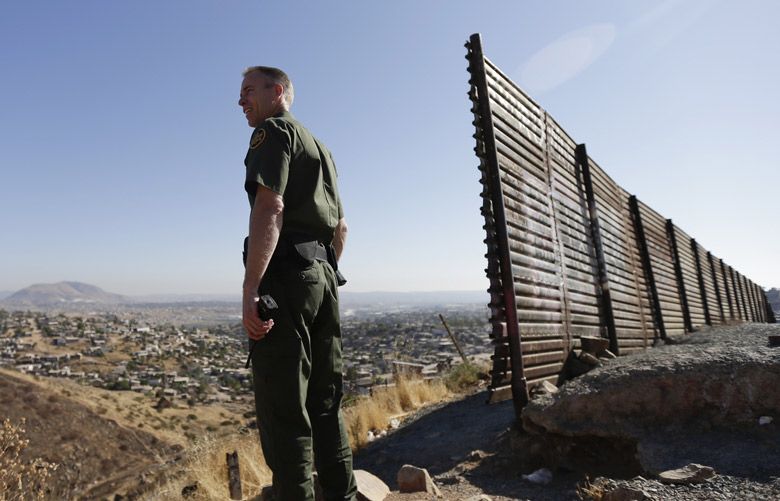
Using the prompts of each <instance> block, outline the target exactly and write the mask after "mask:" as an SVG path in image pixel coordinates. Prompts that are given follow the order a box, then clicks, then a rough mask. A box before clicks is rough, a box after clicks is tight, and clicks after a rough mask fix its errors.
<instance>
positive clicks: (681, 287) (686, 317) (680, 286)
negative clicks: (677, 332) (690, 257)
mask: <svg viewBox="0 0 780 501" xmlns="http://www.w3.org/2000/svg"><path fill="white" fill-rule="evenodd" d="M666 238H668V239H669V245H670V246H671V248H672V261H673V264H674V274H675V276H676V278H677V292H678V293H679V295H680V307H681V308H682V315H683V323H684V324H685V330H686V331H688V332H693V324H692V323H691V311H690V310H689V309H688V296H687V295H686V294H685V280H684V279H683V272H682V266H680V252H679V251H678V250H677V237H676V235H675V234H674V223H673V222H672V220H671V219H667V220H666Z"/></svg>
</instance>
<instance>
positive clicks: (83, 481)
mask: <svg viewBox="0 0 780 501" xmlns="http://www.w3.org/2000/svg"><path fill="white" fill-rule="evenodd" d="M75 391H77V390H75ZM71 394H72V393H71V390H67V389H60V391H56V387H49V386H48V385H46V384H45V383H39V382H36V381H35V380H33V379H32V378H29V377H27V376H23V375H20V374H17V373H14V372H12V371H7V370H0V408H2V410H3V411H2V415H3V418H7V419H10V420H11V422H12V423H15V424H17V425H18V424H20V423H21V422H22V419H24V420H26V423H25V424H24V428H25V429H26V430H27V433H26V438H27V439H29V441H30V442H29V445H28V446H27V448H26V449H25V451H24V455H23V459H25V460H30V459H33V458H42V459H43V460H45V461H47V462H50V463H54V464H56V465H57V469H56V471H54V473H53V474H52V478H51V481H50V482H49V484H48V487H49V489H50V492H49V496H48V497H49V498H51V499H102V498H104V497H105V496H107V495H109V494H113V493H114V492H116V491H117V490H119V489H120V488H121V487H122V486H123V485H133V486H135V485H137V484H138V482H139V478H140V477H141V475H142V474H143V473H144V472H146V471H148V470H150V469H151V468H153V467H154V466H155V465H157V464H159V463H160V462H163V461H164V460H165V459H166V458H167V457H170V456H172V455H173V454H175V452H176V451H177V450H178V449H180V447H179V446H170V445H168V444H167V443H165V442H162V441H161V440H159V439H158V438H157V437H155V436H154V435H152V434H150V433H147V432H145V431H141V430H138V429H131V428H128V427H125V426H123V425H121V424H119V423H117V421H115V420H113V419H106V418H104V417H102V416H101V415H100V414H98V413H97V412H95V411H93V410H91V409H90V408H89V407H87V406H85V405H83V404H80V403H78V402H76V401H75V400H74V399H72V398H70V395H71Z"/></svg>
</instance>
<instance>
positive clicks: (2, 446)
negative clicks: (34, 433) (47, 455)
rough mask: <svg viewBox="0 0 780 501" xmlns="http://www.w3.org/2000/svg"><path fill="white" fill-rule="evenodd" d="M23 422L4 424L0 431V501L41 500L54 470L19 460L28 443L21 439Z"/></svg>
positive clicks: (37, 461)
mask: <svg viewBox="0 0 780 501" xmlns="http://www.w3.org/2000/svg"><path fill="white" fill-rule="evenodd" d="M22 426H24V420H22V423H21V424H20V425H14V424H13V423H11V421H10V420H8V419H5V420H3V424H2V427H0V501H11V500H14V501H16V500H22V499H44V497H45V495H46V484H47V481H48V479H49V476H50V474H51V472H52V471H54V470H55V469H56V466H55V465H53V464H51V463H47V462H46V461H43V460H42V459H41V458H35V459H33V460H31V461H25V460H24V459H22V457H21V456H22V453H23V452H24V449H25V448H26V447H27V445H28V444H29V443H30V441H29V440H27V439H26V438H24V435H25V431H24V428H22Z"/></svg>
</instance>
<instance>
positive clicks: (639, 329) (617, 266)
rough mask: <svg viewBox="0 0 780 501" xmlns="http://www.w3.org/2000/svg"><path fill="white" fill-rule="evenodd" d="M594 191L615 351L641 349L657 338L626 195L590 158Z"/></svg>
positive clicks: (624, 352) (627, 195)
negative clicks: (610, 295) (615, 335)
mask: <svg viewBox="0 0 780 501" xmlns="http://www.w3.org/2000/svg"><path fill="white" fill-rule="evenodd" d="M589 164H590V170H591V173H592V178H593V190H594V193H595V198H596V203H597V205H598V208H599V223H600V225H601V236H602V242H603V249H604V254H605V257H606V268H607V275H608V278H609V287H610V290H611V292H612V305H613V312H614V319H615V327H616V331H617V337H618V351H619V352H620V354H627V353H630V352H633V351H637V350H642V349H644V348H646V347H647V346H648V345H649V344H651V343H652V342H653V340H654V338H655V337H657V330H656V329H655V326H654V324H653V321H652V310H651V306H650V296H649V294H648V289H647V283H646V281H645V276H644V274H643V273H642V271H641V270H642V266H641V261H642V258H641V256H640V250H639V248H638V247H637V244H636V238H635V236H634V225H633V222H632V218H631V211H630V208H629V198H630V196H629V194H628V193H627V192H626V191H625V190H624V189H623V188H621V187H620V186H619V185H618V184H617V183H615V182H614V181H613V180H612V178H611V177H609V175H607V173H606V172H604V170H603V169H601V167H599V166H598V164H596V162H595V161H593V159H589Z"/></svg>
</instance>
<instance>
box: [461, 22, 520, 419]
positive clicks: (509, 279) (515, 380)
mask: <svg viewBox="0 0 780 501" xmlns="http://www.w3.org/2000/svg"><path fill="white" fill-rule="evenodd" d="M469 49H470V52H469V56H470V58H469V63H470V66H471V68H472V78H473V79H474V85H475V86H476V88H477V92H478V93H479V101H478V103H479V110H478V111H479V119H480V122H481V123H480V125H481V129H482V136H483V137H482V140H483V143H484V145H485V157H486V161H487V168H488V177H489V182H490V188H491V189H490V191H491V193H490V195H491V196H490V201H491V203H492V205H493V219H494V221H495V230H496V243H497V245H498V251H499V256H500V271H501V281H502V284H503V289H504V290H503V296H504V297H503V299H504V309H505V315H506V326H507V337H508V338H509V352H510V359H511V361H512V380H511V384H512V400H513V402H514V406H515V414H516V415H517V416H518V417H519V416H520V411H521V410H522V408H523V407H524V406H525V404H527V403H528V398H529V395H528V386H527V384H526V379H525V374H524V369H523V354H522V349H521V344H520V332H519V326H518V322H517V304H516V301H515V291H514V276H513V274H512V260H511V256H510V253H509V238H508V236H507V225H506V215H505V214H506V213H505V208H504V197H503V189H502V187H501V174H500V172H499V167H498V152H497V150H496V139H495V132H494V128H493V115H492V113H491V110H490V99H489V95H490V93H489V91H488V85H487V77H486V75H485V58H484V55H483V52H482V39H481V38H480V36H479V34H474V35H472V36H471V38H470V44H469Z"/></svg>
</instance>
